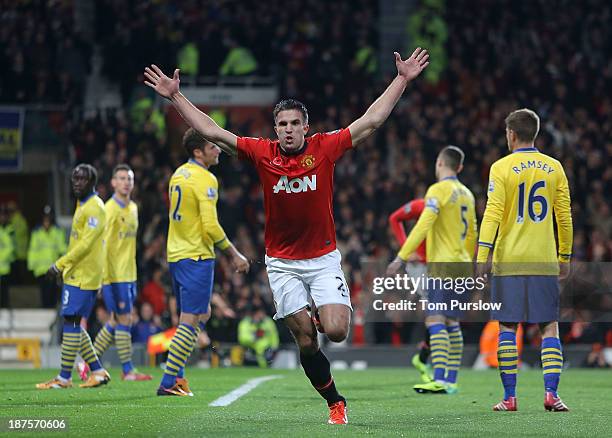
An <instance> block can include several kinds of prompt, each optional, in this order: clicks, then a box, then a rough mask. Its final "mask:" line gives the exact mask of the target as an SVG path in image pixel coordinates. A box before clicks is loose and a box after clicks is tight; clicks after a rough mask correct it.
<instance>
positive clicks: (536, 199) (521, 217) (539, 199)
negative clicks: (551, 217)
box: [516, 181, 548, 224]
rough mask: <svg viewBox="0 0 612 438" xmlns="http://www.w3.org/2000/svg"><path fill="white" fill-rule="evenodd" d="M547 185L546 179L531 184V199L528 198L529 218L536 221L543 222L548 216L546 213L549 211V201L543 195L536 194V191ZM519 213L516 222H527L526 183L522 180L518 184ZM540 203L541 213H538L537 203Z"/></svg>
mask: <svg viewBox="0 0 612 438" xmlns="http://www.w3.org/2000/svg"><path fill="white" fill-rule="evenodd" d="M544 187H546V182H545V181H538V182H536V183H535V184H534V185H533V186H531V190H529V199H528V200H527V210H528V213H529V218H530V219H531V220H532V221H533V222H535V223H538V222H542V221H543V220H544V218H546V213H548V201H547V200H546V198H545V197H544V196H542V195H536V191H537V190H538V189H540V188H544ZM518 188H519V193H518V214H517V217H516V222H517V223H519V224H522V223H523V222H525V183H524V182H522V183H520V184H519V186H518ZM536 204H540V214H536V212H535V208H534V207H535V205H536Z"/></svg>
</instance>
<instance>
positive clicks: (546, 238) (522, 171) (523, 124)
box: [477, 108, 573, 411]
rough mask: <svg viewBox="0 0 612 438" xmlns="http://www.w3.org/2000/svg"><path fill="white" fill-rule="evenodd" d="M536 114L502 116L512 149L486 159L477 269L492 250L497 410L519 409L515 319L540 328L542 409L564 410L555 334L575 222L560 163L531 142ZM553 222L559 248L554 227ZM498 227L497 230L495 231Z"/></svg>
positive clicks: (482, 270) (537, 126) (536, 127)
mask: <svg viewBox="0 0 612 438" xmlns="http://www.w3.org/2000/svg"><path fill="white" fill-rule="evenodd" d="M539 130H540V118H539V117H538V115H537V114H536V113H535V112H533V111H531V110H529V109H525V108H524V109H520V110H517V111H514V112H512V113H510V115H508V117H506V141H507V143H508V149H509V150H510V151H511V153H510V154H509V155H507V156H506V157H504V158H502V159H500V160H498V161H496V162H495V163H493V165H492V166H491V170H490V175H489V188H488V201H487V207H486V209H485V213H484V217H483V219H482V225H481V227H480V236H479V239H478V259H477V261H478V273H479V275H481V276H482V275H485V274H486V273H487V272H488V271H489V266H488V264H487V259H488V256H489V251H490V249H491V248H493V247H495V249H494V251H493V277H492V279H491V283H492V284H491V302H499V303H502V306H501V309H500V310H498V311H495V310H494V311H492V312H491V319H493V320H498V321H499V341H498V353H497V354H498V358H499V372H500V375H501V380H502V383H503V385H504V399H503V400H502V401H501V402H499V403H498V404H496V405H495V406H493V410H494V411H516V410H517V401H516V376H517V372H518V368H517V367H518V352H517V348H516V330H517V326H518V323H520V322H528V323H537V324H539V326H540V333H541V334H542V347H541V358H542V370H543V372H544V408H545V409H546V410H547V411H568V410H569V409H568V407H567V406H566V405H565V403H564V402H563V401H562V400H561V398H560V397H559V396H558V394H557V387H558V385H559V380H560V377H561V370H562V368H563V353H562V351H561V340H560V339H559V324H558V321H559V279H563V278H565V277H567V275H568V274H569V261H570V258H571V252H572V241H573V228H572V215H571V207H570V202H571V201H570V194H569V187H568V183H567V177H566V176H565V172H564V171H563V166H562V165H561V163H560V162H559V161H557V160H555V159H554V158H552V157H549V156H548V155H544V154H543V153H541V152H540V151H538V150H537V149H536V148H535V146H534V142H535V139H536V137H537V135H538V131H539ZM553 212H554V216H555V220H556V222H557V234H558V238H559V248H558V250H557V245H556V242H555V233H554V230H553ZM496 234H497V237H495V236H496Z"/></svg>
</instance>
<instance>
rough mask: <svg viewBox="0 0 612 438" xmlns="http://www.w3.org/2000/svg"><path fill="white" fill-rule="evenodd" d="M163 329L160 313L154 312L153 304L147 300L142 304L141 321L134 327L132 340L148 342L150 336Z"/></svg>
mask: <svg viewBox="0 0 612 438" xmlns="http://www.w3.org/2000/svg"><path fill="white" fill-rule="evenodd" d="M161 331H162V328H161V320H160V318H159V315H155V314H154V313H153V306H152V305H151V304H149V303H147V302H144V303H142V306H140V317H139V321H138V322H137V323H136V324H134V326H133V328H132V342H139V343H142V344H146V343H147V341H148V339H149V336H152V335H155V334H157V333H160V332H161Z"/></svg>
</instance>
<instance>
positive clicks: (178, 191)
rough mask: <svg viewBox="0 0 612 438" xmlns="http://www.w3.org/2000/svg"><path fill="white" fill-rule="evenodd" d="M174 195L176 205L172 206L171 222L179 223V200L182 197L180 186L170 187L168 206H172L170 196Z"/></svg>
mask: <svg viewBox="0 0 612 438" xmlns="http://www.w3.org/2000/svg"><path fill="white" fill-rule="evenodd" d="M173 193H176V196H177V197H176V204H175V205H174V210H172V220H173V221H180V220H181V215H180V214H179V208H181V198H182V197H183V193H182V191H181V186H179V185H178V184H177V185H175V186H170V205H172V204H173V200H172V194H173Z"/></svg>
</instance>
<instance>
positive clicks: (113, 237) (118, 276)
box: [104, 196, 138, 284]
mask: <svg viewBox="0 0 612 438" xmlns="http://www.w3.org/2000/svg"><path fill="white" fill-rule="evenodd" d="M104 210H105V211H106V229H105V232H104V242H105V244H106V259H105V263H104V284H110V283H124V282H132V281H136V234H137V233H138V206H137V205H136V203H135V202H134V201H130V203H129V204H128V205H126V204H124V203H123V202H121V201H120V200H119V199H117V198H116V197H115V196H113V197H112V198H110V199H109V200H108V201H106V204H104Z"/></svg>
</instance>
